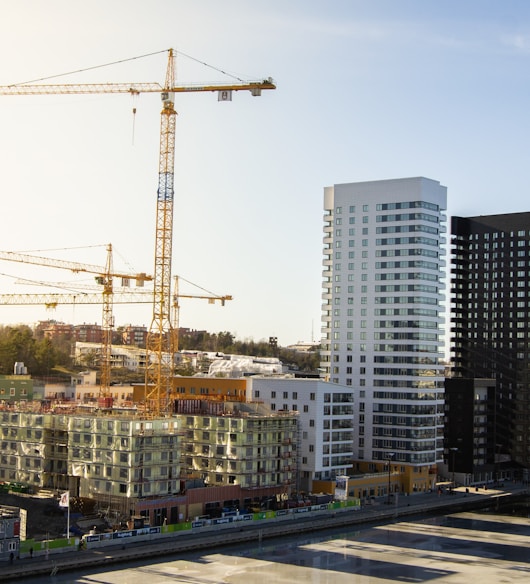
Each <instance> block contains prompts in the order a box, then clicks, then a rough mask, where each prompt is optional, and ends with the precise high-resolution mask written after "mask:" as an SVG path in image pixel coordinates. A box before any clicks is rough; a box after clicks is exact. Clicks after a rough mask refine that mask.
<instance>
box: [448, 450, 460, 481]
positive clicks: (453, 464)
mask: <svg viewBox="0 0 530 584" xmlns="http://www.w3.org/2000/svg"><path fill="white" fill-rule="evenodd" d="M449 450H450V451H451V458H452V460H451V466H452V467H453V489H454V488H455V487H456V484H455V455H456V453H457V452H458V448H456V447H453V448H449Z"/></svg>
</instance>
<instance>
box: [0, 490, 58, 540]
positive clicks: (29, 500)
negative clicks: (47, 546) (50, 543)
mask: <svg viewBox="0 0 530 584" xmlns="http://www.w3.org/2000/svg"><path fill="white" fill-rule="evenodd" d="M0 505H9V506H11V507H20V508H21V509H26V511H27V524H26V538H27V539H36V540H42V539H46V538H47V536H48V537H49V538H50V539H52V538H56V537H60V536H61V535H62V534H63V533H66V524H67V517H66V513H65V510H64V509H62V508H61V507H59V505H58V502H57V500H56V499H54V498H38V497H34V496H32V495H23V494H20V495H15V494H11V493H10V494H5V493H2V494H0Z"/></svg>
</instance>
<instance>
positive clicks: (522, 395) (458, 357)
mask: <svg viewBox="0 0 530 584" xmlns="http://www.w3.org/2000/svg"><path fill="white" fill-rule="evenodd" d="M451 235H452V268H451V293H452V295H451V299H452V306H451V308H452V314H453V318H452V335H451V349H452V353H453V355H452V360H453V374H454V375H455V376H456V377H463V378H477V377H479V378H492V379H495V384H496V390H495V394H494V404H493V407H494V410H495V421H494V425H495V427H494V434H495V444H496V446H495V449H496V450H497V452H498V451H499V450H500V452H501V453H503V454H509V455H510V456H511V458H512V460H513V461H514V462H515V463H516V464H518V465H520V466H521V467H523V468H525V469H528V468H529V467H530V344H529V336H530V301H529V295H530V261H529V256H530V213H511V214H502V215H488V216H480V217H453V218H452V220H451ZM493 457H494V452H493V450H491V448H490V452H489V460H490V462H492V461H493ZM526 478H528V477H526Z"/></svg>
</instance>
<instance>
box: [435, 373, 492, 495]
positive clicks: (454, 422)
mask: <svg viewBox="0 0 530 584" xmlns="http://www.w3.org/2000/svg"><path fill="white" fill-rule="evenodd" d="M494 403H495V380H494V379H469V378H463V377H451V378H447V379H446V380H445V449H444V458H445V468H444V472H445V478H449V479H451V480H452V476H453V474H454V475H455V482H456V483H457V484H464V485H466V486H467V485H473V484H484V483H487V482H489V481H492V480H495V479H496V478H498V477H497V471H500V467H498V466H497V463H498V462H500V455H499V452H498V451H497V452H496V450H497V449H496V448H495V444H496V440H495V437H496V436H495V425H494V422H495V410H494V407H493V406H494Z"/></svg>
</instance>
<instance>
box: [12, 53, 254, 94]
mask: <svg viewBox="0 0 530 584" xmlns="http://www.w3.org/2000/svg"><path fill="white" fill-rule="evenodd" d="M168 51H169V49H164V50H163V51H156V52H154V53H146V54H145V55H138V56H136V57H129V58H128V59H120V60H119V61H112V62H110V63H104V64H102V65H93V66H92V67H85V68H83V69H76V70H74V71H69V72H67V73H58V74H57V75H49V76H47V77H39V78H38V79H31V80H28V81H20V82H19V83H13V84H11V85H9V86H8V87H17V86H19V85H27V84H29V83H38V82H40V81H48V80H50V79H56V78H57V77H66V76H67V75H74V74H76V73H84V72H85V71H92V70H94V69H101V68H103V67H110V66H112V65H120V64H122V63H127V62H129V61H135V60H137V59H143V58H145V57H152V56H153V55H160V54H161V53H167V52H168ZM175 52H176V53H177V54H179V55H182V56H183V57H187V58H188V59H190V60H192V61H195V62H196V63H200V64H201V65H204V66H205V67H209V68H210V69H213V70H214V71H217V72H219V73H222V74H223V75H226V76H228V77H232V78H233V79H237V81H240V82H241V83H244V80H243V79H241V78H240V77H237V75H233V74H232V73H228V72H227V71H223V70H222V69H219V67H215V66H213V65H210V64H209V63H206V62H205V61H201V60H200V59H197V58H195V57H192V56H191V55H188V54H187V53H184V52H183V51H178V50H177V51H175Z"/></svg>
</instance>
